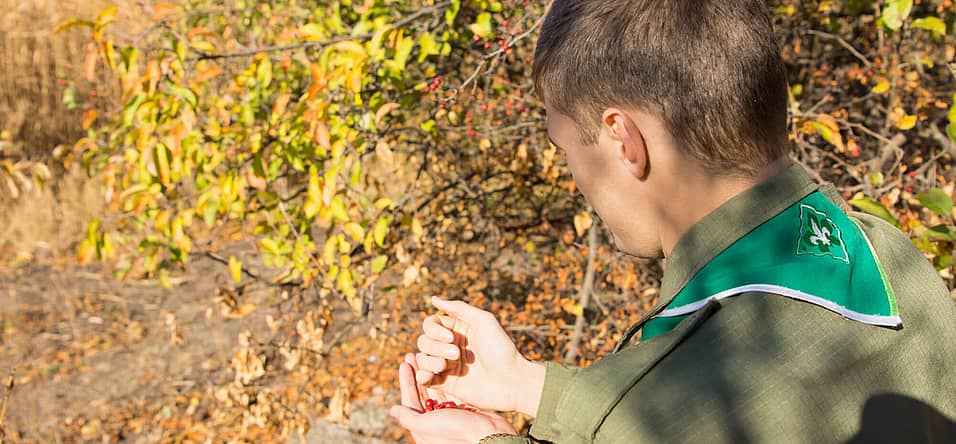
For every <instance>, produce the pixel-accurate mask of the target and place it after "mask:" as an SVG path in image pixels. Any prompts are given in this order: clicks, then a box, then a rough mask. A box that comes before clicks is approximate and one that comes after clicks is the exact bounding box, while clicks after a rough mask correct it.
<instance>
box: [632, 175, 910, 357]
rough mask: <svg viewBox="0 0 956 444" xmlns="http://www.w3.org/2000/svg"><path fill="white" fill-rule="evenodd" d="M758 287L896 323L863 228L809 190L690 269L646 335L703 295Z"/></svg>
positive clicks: (665, 327)
mask: <svg viewBox="0 0 956 444" xmlns="http://www.w3.org/2000/svg"><path fill="white" fill-rule="evenodd" d="M746 292H763V293H770V294H775V295H781V296H786V297H789V298H793V299H798V300H801V301H804V302H809V303H811V304H814V305H818V306H820V307H823V308H826V309H828V310H831V311H834V312H836V313H838V314H840V315H842V316H843V317H845V318H847V319H852V320H855V321H859V322H863V323H866V324H872V325H880V326H885V327H894V328H898V327H900V325H901V323H902V321H901V320H900V317H899V312H898V310H897V306H896V297H895V296H894V294H893V289H892V288H891V287H890V285H889V282H888V281H887V280H886V276H885V274H884V273H883V270H882V267H881V266H880V264H879V261H878V260H877V258H876V256H875V254H874V252H873V249H872V247H871V246H870V243H869V241H868V240H867V238H866V235H865V234H864V233H863V230H862V229H860V227H859V226H857V225H856V224H855V223H854V222H853V221H852V220H850V218H849V217H847V215H846V214H845V213H844V212H843V211H842V210H841V209H840V208H839V207H837V206H836V205H834V204H833V202H831V201H830V200H829V199H827V197H826V196H824V195H823V194H822V193H821V192H819V191H816V192H813V193H811V194H809V195H807V196H806V197H804V198H803V199H801V200H799V201H798V202H796V203H794V204H793V205H791V206H789V207H788V208H786V209H785V210H783V211H781V212H780V213H779V214H777V215H775V216H773V218H771V219H770V220H768V221H766V222H764V223H763V224H761V225H760V226H759V227H757V228H756V229H754V230H753V231H751V232H750V233H748V234H747V235H746V236H744V237H742V238H740V239H738V240H737V241H736V242H734V243H733V244H732V245H731V246H730V247H728V248H727V249H725V250H724V251H722V252H721V253H720V254H718V255H717V257H715V258H714V259H713V260H711V261H710V262H708V263H707V264H706V265H704V267H703V268H702V269H701V270H700V271H699V272H697V273H696V274H695V275H694V276H693V277H692V278H691V279H690V281H689V282H687V284H686V285H685V286H684V287H683V288H682V289H681V290H680V291H679V292H678V294H677V295H676V296H675V297H674V299H673V300H672V301H671V302H670V303H669V304H667V306H666V308H665V309H664V310H663V311H661V312H660V313H659V314H657V316H655V317H654V318H653V319H650V320H649V321H647V323H646V324H645V325H644V329H643V332H642V336H641V338H642V339H643V340H647V339H650V338H653V337H654V336H657V335H659V334H661V333H664V332H666V331H669V330H670V329H672V328H674V327H675V326H676V325H677V324H678V323H680V321H681V320H683V319H684V318H685V317H687V316H688V315H690V314H691V313H694V312H695V311H697V310H698V309H700V308H701V307H703V306H704V305H705V304H706V303H707V301H708V300H711V299H715V300H720V299H724V298H728V297H732V296H736V295H739V294H742V293H746Z"/></svg>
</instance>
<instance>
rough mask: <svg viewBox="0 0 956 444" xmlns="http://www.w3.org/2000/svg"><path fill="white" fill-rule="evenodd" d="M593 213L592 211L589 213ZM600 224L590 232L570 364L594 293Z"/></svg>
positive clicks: (567, 357)
mask: <svg viewBox="0 0 956 444" xmlns="http://www.w3.org/2000/svg"><path fill="white" fill-rule="evenodd" d="M588 212H589V213H590V212H591V211H590V210H589V211H588ZM597 232H598V222H597V220H595V221H594V222H592V223H591V229H590V230H588V264H587V269H585V271H584V282H583V283H582V284H581V290H580V291H579V292H578V305H580V306H581V311H580V312H579V313H578V317H577V319H575V320H574V334H573V335H572V336H571V342H570V345H569V347H568V351H567V352H566V353H565V354H564V362H565V363H566V364H570V363H572V362H573V361H574V359H575V358H577V356H578V347H580V346H581V335H582V334H583V333H584V323H585V322H586V320H585V319H584V310H585V309H586V308H587V307H588V302H590V300H591V293H593V292H594V262H595V260H596V259H597V247H598V236H597V234H598V233H597Z"/></svg>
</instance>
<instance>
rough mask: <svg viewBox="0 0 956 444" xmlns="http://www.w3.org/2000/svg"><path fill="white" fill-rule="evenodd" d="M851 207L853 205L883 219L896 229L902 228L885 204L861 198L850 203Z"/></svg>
mask: <svg viewBox="0 0 956 444" xmlns="http://www.w3.org/2000/svg"><path fill="white" fill-rule="evenodd" d="M850 205H853V206H855V207H857V208H859V209H861V210H863V211H864V212H866V213H869V214H872V215H874V216H876V217H878V218H880V219H883V220H885V221H887V222H889V223H891V224H893V225H894V226H895V227H897V228H900V223H899V222H897V221H896V218H895V217H893V214H892V213H890V210H888V209H887V208H886V207H885V206H883V204H881V203H879V202H877V201H875V200H873V199H870V198H869V197H861V198H859V199H853V200H851V201H850Z"/></svg>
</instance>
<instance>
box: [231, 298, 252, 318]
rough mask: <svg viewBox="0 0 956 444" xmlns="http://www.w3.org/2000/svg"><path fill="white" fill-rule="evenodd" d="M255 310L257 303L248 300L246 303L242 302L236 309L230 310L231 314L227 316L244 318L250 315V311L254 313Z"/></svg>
mask: <svg viewBox="0 0 956 444" xmlns="http://www.w3.org/2000/svg"><path fill="white" fill-rule="evenodd" d="M254 311H256V304H253V303H251V302H246V303H245V304H242V305H240V306H238V307H236V309H235V310H233V311H231V312H229V314H227V315H226V317H227V318H229V319H239V318H244V317H246V316H249V313H252V312H254Z"/></svg>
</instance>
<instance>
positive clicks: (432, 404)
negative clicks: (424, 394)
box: [425, 398, 477, 412]
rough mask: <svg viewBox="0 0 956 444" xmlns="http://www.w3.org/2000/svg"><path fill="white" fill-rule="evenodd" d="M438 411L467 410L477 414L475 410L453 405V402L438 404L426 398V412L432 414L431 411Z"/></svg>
mask: <svg viewBox="0 0 956 444" xmlns="http://www.w3.org/2000/svg"><path fill="white" fill-rule="evenodd" d="M440 409H461V410H468V411H469V412H477V410H475V409H473V408H471V407H468V406H464V405H458V404H456V403H455V401H445V402H442V403H439V402H438V401H436V400H434V399H431V398H428V399H426V400H425V411H426V412H432V411H435V410H440Z"/></svg>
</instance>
